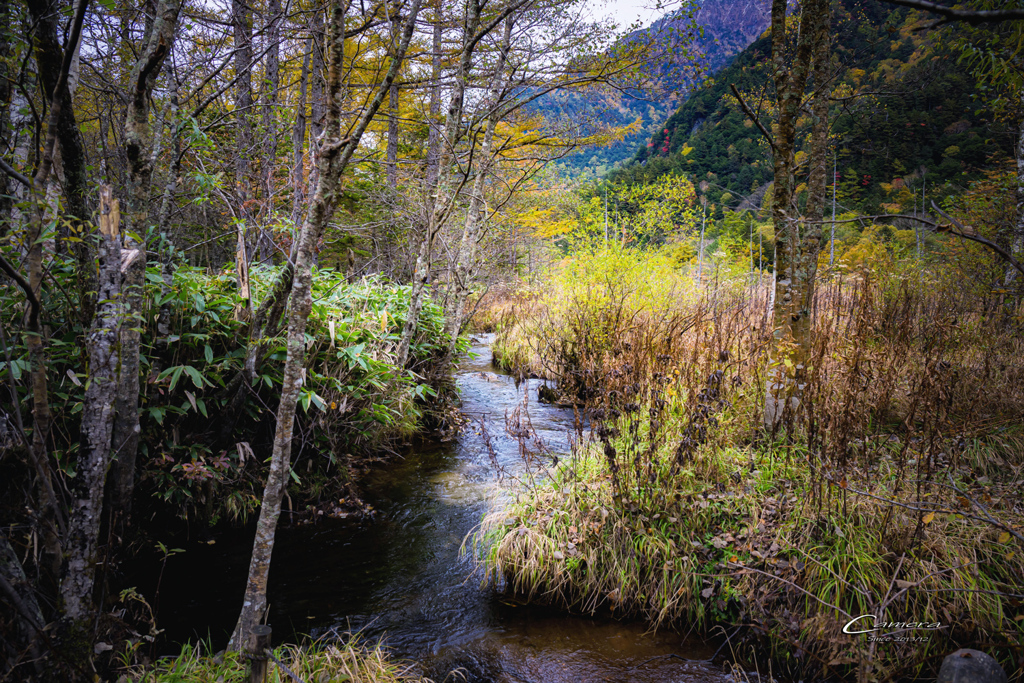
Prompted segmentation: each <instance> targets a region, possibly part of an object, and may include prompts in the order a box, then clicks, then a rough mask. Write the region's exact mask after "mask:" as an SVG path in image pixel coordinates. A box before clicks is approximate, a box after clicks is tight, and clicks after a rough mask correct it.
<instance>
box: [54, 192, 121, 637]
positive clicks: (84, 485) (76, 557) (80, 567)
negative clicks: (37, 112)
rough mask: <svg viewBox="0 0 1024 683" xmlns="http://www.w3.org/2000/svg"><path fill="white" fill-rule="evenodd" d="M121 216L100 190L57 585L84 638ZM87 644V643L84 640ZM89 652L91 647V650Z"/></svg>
mask: <svg viewBox="0 0 1024 683" xmlns="http://www.w3.org/2000/svg"><path fill="white" fill-rule="evenodd" d="M119 220H120V211H119V207H118V202H117V200H116V199H114V198H113V192H112V191H111V189H110V187H109V186H104V187H103V188H101V189H100V243H99V265H100V268H99V278H98V285H99V291H98V292H97V307H96V317H95V318H94V319H93V324H92V328H91V329H90V330H89V334H88V335H87V336H86V341H85V343H86V348H87V349H88V352H89V384H88V387H87V388H86V390H85V398H84V402H83V408H82V430H81V431H82V443H81V446H80V447H79V453H78V466H77V473H76V476H75V478H74V479H73V480H72V491H71V494H72V503H71V516H70V518H69V520H68V537H67V544H66V551H67V552H66V554H67V561H66V563H65V567H64V575H63V580H62V582H61V598H62V599H63V601H64V614H65V617H66V618H67V619H68V620H69V621H70V622H71V624H72V627H73V628H74V629H75V630H77V631H79V633H78V635H80V636H85V635H86V632H85V630H86V629H87V628H88V622H89V617H90V616H91V615H92V614H93V610H94V604H93V596H92V593H93V587H94V584H95V578H96V562H97V543H98V537H99V531H100V522H101V516H102V511H103V510H102V505H103V488H104V482H105V481H106V477H107V468H108V467H109V466H110V458H111V448H110V444H111V437H112V435H113V430H114V402H115V399H116V397H117V389H118V364H119V361H120V358H119V353H118V328H119V327H120V325H121V319H122V310H121V303H120V296H121V236H120V225H119ZM88 642H90V643H91V638H89V639H88ZM90 649H91V648H90Z"/></svg>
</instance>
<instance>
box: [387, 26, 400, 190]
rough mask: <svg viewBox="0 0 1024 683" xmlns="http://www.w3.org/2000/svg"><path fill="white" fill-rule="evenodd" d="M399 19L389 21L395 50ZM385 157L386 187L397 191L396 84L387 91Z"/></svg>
mask: <svg viewBox="0 0 1024 683" xmlns="http://www.w3.org/2000/svg"><path fill="white" fill-rule="evenodd" d="M401 21H402V20H401V17H399V16H398V15H395V17H394V18H393V19H392V20H391V45H392V49H394V48H395V43H396V42H397V41H398V33H399V30H400V26H401ZM385 155H386V164H385V165H386V169H387V177H386V181H387V186H388V188H389V189H391V190H392V191H394V190H397V189H398V84H397V83H392V84H391V87H390V88H389V89H388V142H387V149H386V151H385Z"/></svg>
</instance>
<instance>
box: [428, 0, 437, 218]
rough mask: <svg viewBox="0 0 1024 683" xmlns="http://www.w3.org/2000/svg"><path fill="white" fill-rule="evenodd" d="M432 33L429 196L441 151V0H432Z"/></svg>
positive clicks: (433, 186)
mask: <svg viewBox="0 0 1024 683" xmlns="http://www.w3.org/2000/svg"><path fill="white" fill-rule="evenodd" d="M433 24H434V34H433V39H432V42H431V48H430V118H429V124H430V129H429V130H428V132H427V168H426V173H425V174H424V176H425V178H424V188H425V189H426V191H425V193H424V194H425V195H426V196H427V199H428V201H427V204H428V205H429V204H430V202H429V196H430V194H431V193H432V192H433V191H434V188H435V186H436V184H437V165H438V159H439V158H440V152H441V0H434V21H433Z"/></svg>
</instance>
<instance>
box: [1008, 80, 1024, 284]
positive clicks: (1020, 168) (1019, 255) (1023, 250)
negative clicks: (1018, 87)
mask: <svg viewBox="0 0 1024 683" xmlns="http://www.w3.org/2000/svg"><path fill="white" fill-rule="evenodd" d="M1020 99H1021V106H1022V107H1024V91H1022V92H1021V96H1020ZM1016 153H1017V154H1016V156H1017V222H1016V223H1014V225H1013V234H1012V235H1011V236H1010V256H1012V257H1013V258H1014V259H1016V260H1017V261H1018V262H1020V261H1024V116H1022V117H1021V120H1020V123H1019V124H1018V128H1017V149H1016ZM1017 277H1018V273H1017V269H1016V268H1014V267H1013V266H1012V265H1009V266H1007V267H1006V277H1005V279H1004V284H1005V286H1006V287H1011V286H1013V283H1014V281H1015V280H1016V279H1017ZM1017 300H1018V301H1019V300H1020V297H1019V296H1018V297H1017Z"/></svg>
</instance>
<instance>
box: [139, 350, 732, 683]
mask: <svg viewBox="0 0 1024 683" xmlns="http://www.w3.org/2000/svg"><path fill="white" fill-rule="evenodd" d="M490 342H491V338H490V336H482V337H480V338H478V339H477V340H476V341H475V342H474V345H473V348H472V350H471V356H470V357H469V358H468V359H467V360H466V361H464V362H463V364H462V366H461V367H460V370H459V373H458V375H457V378H456V381H457V384H458V386H459V389H460V392H461V397H462V405H463V412H464V413H465V415H466V417H467V419H468V421H469V424H467V426H466V428H465V429H464V430H463V431H462V433H461V434H460V435H459V437H458V438H456V439H455V440H453V441H451V442H449V443H447V444H435V445H434V446H433V447H425V446H418V447H415V448H413V449H410V450H409V451H408V452H406V453H404V454H403V457H402V458H401V459H397V460H395V461H393V462H392V463H391V464H389V465H387V466H385V467H382V468H381V469H379V470H377V471H375V472H373V473H371V474H370V475H369V476H368V477H367V479H366V480H365V481H364V483H363V490H364V492H365V495H364V500H365V501H366V502H367V503H368V504H369V505H371V506H372V508H373V510H374V513H373V514H372V515H371V516H369V517H367V518H363V519H323V520H321V521H318V522H317V523H316V524H309V525H295V526H289V525H282V527H281V528H280V529H279V531H278V539H277V546H276V548H275V553H274V562H273V566H272V568H271V572H270V586H269V601H270V616H269V620H268V621H269V623H271V624H272V625H273V626H274V632H275V640H276V641H277V642H284V641H287V640H290V639H296V640H298V639H300V638H301V637H302V636H303V635H305V634H309V635H311V636H312V637H314V638H318V637H327V638H330V637H333V636H336V635H340V634H343V633H345V632H348V631H358V632H359V633H360V634H361V635H362V637H363V638H364V642H365V641H369V642H373V641H375V640H376V639H382V640H383V642H384V643H385V645H386V646H387V649H388V650H389V651H390V653H391V654H392V656H393V657H395V658H398V659H404V660H413V661H416V662H419V663H421V666H422V667H423V670H424V672H425V673H428V674H431V675H432V676H436V677H438V679H442V678H443V676H439V674H442V673H447V671H448V670H449V669H451V668H456V667H462V668H464V669H465V670H466V671H467V673H468V674H469V677H468V680H471V681H472V680H476V681H495V682H499V681H501V682H504V681H509V682H513V681H515V682H520V683H527V682H529V683H532V682H536V683H541V682H545V683H547V682H550V683H558V682H559V681H573V682H578V681H601V680H608V681H623V682H625V681H636V682H638V683H662V682H668V681H694V682H696V681H702V682H704V681H706V682H708V683H715V682H721V683H725V682H726V681H727V680H730V679H729V676H728V675H727V674H726V672H724V671H723V670H721V669H720V668H719V667H717V666H714V665H713V664H711V663H709V662H707V661H704V660H707V659H709V658H710V657H711V655H712V654H713V653H714V651H715V649H716V646H715V645H707V644H704V643H703V642H702V641H700V640H699V639H694V638H684V637H682V636H680V635H679V634H676V633H672V632H670V631H669V630H667V629H666V630H661V631H659V632H657V633H653V634H652V633H648V632H647V631H648V630H647V627H646V626H645V625H643V624H640V623H629V622H619V621H616V620H614V619H609V618H590V617H583V616H573V615H568V614H566V613H564V612H561V611H558V610H553V609H549V608H544V607H541V606H525V605H519V604H516V603H514V602H512V601H508V600H505V599H503V598H502V597H501V596H499V595H497V594H495V592H494V591H493V590H491V588H490V587H488V586H486V585H485V584H484V583H483V576H482V572H481V570H480V569H479V567H477V565H476V563H475V561H474V560H473V558H471V557H470V556H469V555H468V554H464V553H462V552H461V548H462V545H463V542H464V540H465V539H466V537H467V535H468V534H470V533H471V532H472V531H473V530H474V529H475V528H476V527H477V526H478V525H479V523H480V520H481V519H482V518H483V516H484V515H485V514H486V513H487V512H489V511H492V510H494V509H495V508H496V507H497V506H498V505H500V504H503V502H504V501H505V499H506V496H507V493H506V492H505V491H506V489H505V488H504V484H503V481H504V483H509V482H510V481H511V480H512V479H513V478H514V477H516V476H518V475H519V474H520V473H521V472H522V465H521V456H520V450H519V448H520V446H519V439H518V438H516V437H515V436H513V435H510V434H508V433H506V430H505V424H506V415H507V414H510V413H511V412H512V411H513V410H515V409H516V408H517V407H518V406H519V405H520V404H521V402H522V400H523V396H524V394H525V395H527V396H528V397H529V398H528V400H529V415H530V421H531V425H532V429H533V431H534V433H535V434H536V437H537V438H539V439H540V440H542V441H544V442H545V444H546V445H547V446H548V447H549V448H551V449H552V450H554V451H560V450H565V449H566V448H567V445H566V441H565V440H566V438H567V434H568V432H569V430H570V428H571V426H572V420H573V416H572V413H571V412H569V411H566V410H564V409H561V408H557V407H553V406H548V405H543V404H538V403H537V401H536V395H537V389H538V386H539V382H537V381H527V382H525V383H523V384H521V385H519V386H518V387H517V385H516V383H515V382H514V381H513V380H512V378H511V377H509V376H507V375H505V374H504V373H501V372H499V371H496V370H495V368H494V367H493V366H492V365H491V351H490V346H489V345H490ZM485 434H486V436H485ZM535 445H536V444H535ZM238 536H239V537H229V536H227V535H225V536H222V537H215V538H213V539H210V540H213V541H215V542H214V543H212V544H210V543H209V542H200V541H194V542H190V543H188V544H186V545H185V546H184V551H185V552H182V553H178V554H175V555H173V556H171V557H169V558H168V559H167V562H166V568H165V570H164V574H163V580H162V584H161V587H160V595H159V601H158V604H157V605H155V606H156V607H157V609H158V615H157V619H158V623H159V625H160V626H161V628H164V629H166V635H167V638H168V640H170V641H175V642H184V641H188V640H193V641H194V640H196V639H204V638H208V639H209V641H210V644H211V646H212V647H213V648H214V649H215V650H216V649H219V648H221V647H223V645H224V643H225V642H226V640H227V635H228V632H229V630H230V629H231V627H232V626H233V625H234V620H235V618H236V617H237V610H238V605H239V604H240V600H241V595H242V590H243V588H244V582H245V575H246V569H247V563H248V553H249V550H250V548H251V532H250V533H249V534H246V535H245V536H244V537H242V535H238ZM152 561H153V562H156V561H157V559H155V558H154V559H153V560H152ZM146 571H147V572H149V573H151V574H152V575H153V576H156V575H158V574H159V567H156V568H154V567H152V566H150V567H149V568H148V569H147V570H146ZM140 576H141V573H140ZM141 589H142V587H141V586H140V590H141ZM142 592H144V593H145V594H147V595H149V594H152V593H149V592H147V591H145V590H143V591H142Z"/></svg>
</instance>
